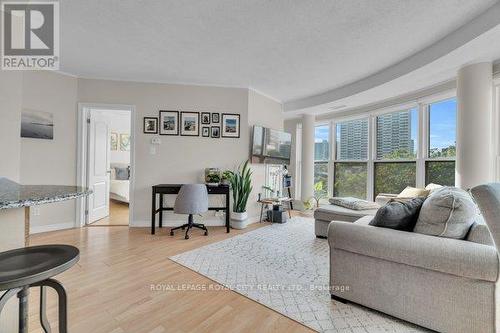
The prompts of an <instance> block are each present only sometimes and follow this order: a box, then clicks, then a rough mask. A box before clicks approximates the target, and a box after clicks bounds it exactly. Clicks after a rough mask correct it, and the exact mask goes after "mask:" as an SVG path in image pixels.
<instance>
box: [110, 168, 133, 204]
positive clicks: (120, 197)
mask: <svg viewBox="0 0 500 333" xmlns="http://www.w3.org/2000/svg"><path fill="white" fill-rule="evenodd" d="M123 169H126V170H127V171H126V173H127V176H126V177H124V176H123V173H124V172H125V171H124V170H123ZM129 169H130V167H129V165H127V164H119V163H112V164H111V180H110V185H109V198H110V199H113V200H117V201H120V202H126V203H128V202H129V198H130V196H129V187H130V180H129V179H128V178H129V175H130V172H129V171H128V170H129ZM124 178H125V179H124Z"/></svg>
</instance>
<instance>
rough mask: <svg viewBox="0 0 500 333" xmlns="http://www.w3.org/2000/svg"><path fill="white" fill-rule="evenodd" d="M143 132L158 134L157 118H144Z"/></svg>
mask: <svg viewBox="0 0 500 333" xmlns="http://www.w3.org/2000/svg"><path fill="white" fill-rule="evenodd" d="M143 132H144V133H145V134H158V118H156V117H144V129H143Z"/></svg>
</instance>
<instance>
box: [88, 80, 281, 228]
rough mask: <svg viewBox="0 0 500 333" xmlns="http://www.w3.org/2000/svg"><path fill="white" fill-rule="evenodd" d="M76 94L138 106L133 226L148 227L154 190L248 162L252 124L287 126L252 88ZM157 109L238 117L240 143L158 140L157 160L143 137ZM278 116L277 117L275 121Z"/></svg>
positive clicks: (101, 89)
mask: <svg viewBox="0 0 500 333" xmlns="http://www.w3.org/2000/svg"><path fill="white" fill-rule="evenodd" d="M78 95H79V98H78V99H79V102H82V103H106V104H128V105H134V106H135V107H136V116H135V129H134V133H135V137H136V142H135V149H136V150H135V153H136V156H135V191H134V193H133V195H134V207H133V214H134V216H133V219H132V220H133V222H132V224H131V225H132V226H147V225H149V223H150V206H151V205H150V202H151V185H154V184H158V183H193V182H203V171H204V168H208V167H218V168H221V169H226V168H229V169H233V168H235V167H236V166H237V165H239V164H240V163H242V162H243V161H245V160H247V159H248V158H249V149H250V141H249V139H250V131H249V124H250V123H251V124H254V123H255V124H257V123H259V124H261V125H266V126H270V127H274V128H282V126H283V124H282V120H281V119H282V118H281V104H280V103H277V102H275V101H270V100H269V99H268V98H266V97H264V96H261V95H259V94H257V93H255V92H249V90H248V89H238V88H218V87H205V86H188V85H170V84H154V83H137V82H121V81H107V80H90V79H80V80H79V84H78ZM159 110H181V111H197V112H219V113H236V114H240V116H241V120H240V121H241V133H240V138H239V139H234V138H220V139H212V138H204V137H201V136H200V137H183V136H160V135H158V136H157V137H159V138H160V139H161V142H162V143H161V145H160V146H159V147H158V149H157V153H156V155H151V154H150V149H149V148H150V141H151V139H152V138H153V137H155V135H151V134H143V131H142V126H143V124H142V123H143V117H146V116H148V117H151V116H153V117H157V116H158V112H159ZM274 113H276V114H278V116H276V117H275V116H274ZM270 115H271V116H270ZM259 167H260V168H262V166H258V168H259ZM262 175H263V172H261V171H257V172H255V177H254V188H256V189H257V188H260V187H261V186H262V184H263V181H262ZM168 200H169V201H168ZM211 200H221V199H220V198H219V199H216V198H211ZM255 200H256V195H255V198H253V197H251V198H250V201H251V202H253V201H255ZM167 201H168V203H169V204H172V199H170V198H168V199H167ZM255 207H256V206H255V205H254V204H253V203H252V207H249V213H250V215H254V214H255V211H254V208H255ZM208 214H209V215H210V214H211V215H213V214H214V213H213V212H210V213H208ZM215 220H216V223H217V224H222V223H223V219H222V218H221V217H218V218H216V219H215ZM169 221H170V222H171V221H172V220H171V219H170V218H169V217H168V216H167V217H166V218H165V223H168V222H169ZM207 224H211V223H207Z"/></svg>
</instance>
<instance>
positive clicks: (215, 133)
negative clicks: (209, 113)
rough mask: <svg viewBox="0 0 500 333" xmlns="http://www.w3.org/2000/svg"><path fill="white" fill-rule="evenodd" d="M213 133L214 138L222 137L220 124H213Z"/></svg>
mask: <svg viewBox="0 0 500 333" xmlns="http://www.w3.org/2000/svg"><path fill="white" fill-rule="evenodd" d="M211 129H212V133H211V135H210V136H211V137H212V138H220V127H219V126H212V128H211Z"/></svg>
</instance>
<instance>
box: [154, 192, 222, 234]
mask: <svg viewBox="0 0 500 333" xmlns="http://www.w3.org/2000/svg"><path fill="white" fill-rule="evenodd" d="M181 186H182V184H159V185H153V191H152V194H153V197H152V200H151V234H152V235H154V234H155V227H156V221H155V219H156V213H160V215H159V218H160V220H159V221H158V226H159V227H160V228H161V227H163V226H162V222H163V211H164V210H174V208H173V207H163V195H164V194H177V193H179V190H180V189H181ZM207 191H208V194H217V195H225V196H226V206H225V207H209V208H208V210H225V211H226V232H229V228H230V225H229V214H230V212H229V186H227V185H219V186H208V185H207ZM157 194H158V195H159V197H160V207H159V208H156V206H157V205H156V195H157Z"/></svg>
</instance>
